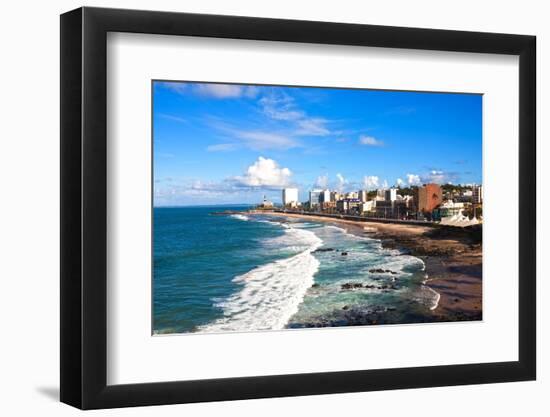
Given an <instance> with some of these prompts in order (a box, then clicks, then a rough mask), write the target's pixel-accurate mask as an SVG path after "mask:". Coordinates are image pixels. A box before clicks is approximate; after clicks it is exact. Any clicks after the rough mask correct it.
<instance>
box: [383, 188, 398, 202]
mask: <svg viewBox="0 0 550 417" xmlns="http://www.w3.org/2000/svg"><path fill="white" fill-rule="evenodd" d="M385 194H386V195H385V199H386V201H395V200H397V188H390V189H389V190H386V193H385Z"/></svg>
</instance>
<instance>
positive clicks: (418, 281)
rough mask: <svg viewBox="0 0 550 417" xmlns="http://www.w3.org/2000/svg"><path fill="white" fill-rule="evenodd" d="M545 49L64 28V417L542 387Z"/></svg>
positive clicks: (146, 15)
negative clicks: (291, 399)
mask: <svg viewBox="0 0 550 417" xmlns="http://www.w3.org/2000/svg"><path fill="white" fill-rule="evenodd" d="M535 67H536V65H535V37H533V36H525V35H509V34H492V33H474V32H458V31H446V30H432V29H415V28H398V27H386V26H372V25H356V24H340V23H327V22H310V21H292V20H277V19H264V18H251V17H236V16H214V15H197V14H185V13H168V12H150V11H135V10H117V9H100V8H87V7H85V8H80V9H77V10H74V11H71V12H68V13H66V14H63V15H62V16H61V312H60V314H61V401H63V402H65V403H67V404H70V405H73V406H75V407H78V408H82V409H94V408H112V407H125V406H139V405H155V404H174V403H187V402H200V401H219V400H234V399H248V398H265V397H277V396H297V395H314V394H326V393H343V392H356V391H371V390H387V389H401V388H420V387H434V386H446V385H462V384H480V383H494V382H506V381H523V380H533V379H535V376H536V350H535V346H536V330H535V329H536V317H535V311H536V309H535V301H536V296H535V295H536V271H535V253H536V252H535V247H536V223H535V221H536V212H535V201H536V187H535V172H536V167H535V153H536V147H535V104H536V96H535Z"/></svg>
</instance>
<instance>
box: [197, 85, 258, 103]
mask: <svg viewBox="0 0 550 417" xmlns="http://www.w3.org/2000/svg"><path fill="white" fill-rule="evenodd" d="M193 86H194V91H195V92H196V93H197V94H200V95H202V96H206V97H213V98H220V99H222V98H239V97H249V98H253V97H255V96H256V95H257V94H258V89H257V87H254V86H246V85H236V84H194V85H193Z"/></svg>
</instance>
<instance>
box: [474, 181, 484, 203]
mask: <svg viewBox="0 0 550 417" xmlns="http://www.w3.org/2000/svg"><path fill="white" fill-rule="evenodd" d="M482 202H483V186H481V185H474V186H473V187H472V203H475V204H481V203H482Z"/></svg>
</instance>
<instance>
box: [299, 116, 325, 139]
mask: <svg viewBox="0 0 550 417" xmlns="http://www.w3.org/2000/svg"><path fill="white" fill-rule="evenodd" d="M326 123H327V121H326V120H325V119H321V118H311V119H302V120H298V122H297V124H298V128H297V129H296V132H295V133H296V134H297V135H302V136H326V135H328V134H330V130H328V129H327V127H326Z"/></svg>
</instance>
